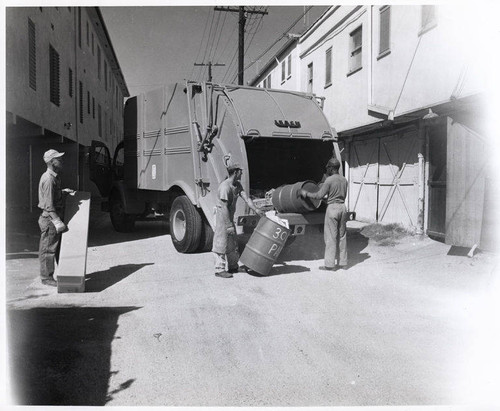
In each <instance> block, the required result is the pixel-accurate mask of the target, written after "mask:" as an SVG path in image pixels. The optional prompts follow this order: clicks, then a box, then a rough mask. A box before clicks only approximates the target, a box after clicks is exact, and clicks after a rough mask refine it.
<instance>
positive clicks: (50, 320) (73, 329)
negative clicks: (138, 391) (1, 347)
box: [7, 306, 140, 406]
mask: <svg viewBox="0 0 500 411" xmlns="http://www.w3.org/2000/svg"><path fill="white" fill-rule="evenodd" d="M139 308H140V307H102V308H81V307H71V306H70V307H57V308H32V309H27V310H7V339H8V344H9V362H10V374H11V387H12V390H13V393H12V397H13V399H14V401H15V402H16V404H17V405H87V406H102V405H105V404H106V403H107V402H109V401H110V400H111V399H112V396H113V394H114V393H116V392H118V391H121V390H123V389H126V388H128V387H130V385H132V383H133V382H134V379H130V378H127V379H126V380H125V379H124V381H123V382H121V383H120V385H119V387H118V388H117V389H115V390H113V391H109V386H108V385H109V378H110V376H111V375H112V374H118V375H119V371H116V370H115V371H112V370H111V369H110V364H111V362H110V360H111V345H112V342H113V340H114V339H116V338H120V337H119V336H115V332H116V330H117V328H118V319H119V317H120V315H122V314H126V313H128V312H130V311H134V310H137V309H139ZM115 379H117V380H118V381H120V379H119V378H117V377H115Z"/></svg>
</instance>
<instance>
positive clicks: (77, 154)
mask: <svg viewBox="0 0 500 411" xmlns="http://www.w3.org/2000/svg"><path fill="white" fill-rule="evenodd" d="M78 13H81V8H80V7H76V8H75V16H74V19H73V21H74V23H75V35H74V37H73V38H74V45H75V93H74V95H75V100H74V101H75V120H74V124H75V140H76V187H77V189H78V190H80V189H81V188H82V187H80V144H79V142H78V140H79V139H78V120H79V119H78V102H79V98H80V96H79V95H77V93H80V88H79V87H77V86H78V78H79V77H78V65H77V64H78V60H77V52H78V39H77V37H78ZM82 91H83V89H82ZM82 101H83V97H82ZM82 110H83V108H82Z"/></svg>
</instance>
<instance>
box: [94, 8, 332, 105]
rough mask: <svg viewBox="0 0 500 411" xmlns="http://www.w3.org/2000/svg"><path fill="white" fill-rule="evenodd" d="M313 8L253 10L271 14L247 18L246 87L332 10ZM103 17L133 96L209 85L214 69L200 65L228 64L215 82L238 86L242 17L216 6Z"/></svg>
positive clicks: (113, 12)
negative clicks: (191, 83)
mask: <svg viewBox="0 0 500 411" xmlns="http://www.w3.org/2000/svg"><path fill="white" fill-rule="evenodd" d="M232 7H233V8H234V7H236V6H232ZM309 7H310V6H272V7H267V6H248V8H249V9H250V10H257V11H267V12H268V14H267V15H262V14H248V16H247V23H246V26H245V28H246V30H245V40H246V41H245V67H246V66H249V67H248V68H247V70H246V71H245V74H244V81H245V83H246V82H247V81H249V80H251V79H252V78H254V77H255V76H256V74H257V72H258V70H260V69H262V68H263V66H264V65H265V64H266V63H267V62H268V61H269V60H270V59H272V58H273V56H274V54H275V53H276V52H277V51H279V50H280V48H281V47H283V45H284V44H286V42H287V40H288V38H287V37H284V38H283V34H286V33H293V34H300V33H302V32H303V31H304V30H305V29H306V28H307V27H309V26H310V25H311V24H313V23H314V22H315V21H316V20H317V18H318V17H319V16H321V15H322V14H323V12H324V11H325V10H326V9H327V7H326V6H313V7H312V8H310V9H309ZM304 11H307V13H306V14H305V16H304ZM101 13H102V15H103V18H104V21H105V24H106V27H107V30H108V33H109V36H110V38H111V42H112V44H113V48H114V50H115V53H116V56H117V58H118V61H119V64H120V67H121V69H122V72H123V75H124V77H125V81H126V83H127V87H128V89H129V92H130V95H131V96H133V95H137V94H139V93H141V92H144V91H147V90H151V89H154V88H157V87H158V86H160V85H162V84H170V83H173V82H177V81H183V80H184V79H191V80H196V81H198V80H207V79H208V67H207V66H195V65H194V64H195V63H199V64H207V63H208V62H212V63H216V64H224V66H212V77H213V81H214V82H221V83H237V69H238V55H237V50H238V13H232V12H223V11H215V10H214V6H188V7H181V6H153V7H152V6H144V7H139V6H134V7H130V6H127V7H101ZM294 23H296V24H294ZM273 44H274V46H273V47H272V48H271V49H270V50H269V52H267V53H266V54H265V55H263V56H262V57H260V56H261V55H262V52H264V51H265V50H266V49H268V48H269V47H270V46H272V45H273ZM259 57H260V58H259Z"/></svg>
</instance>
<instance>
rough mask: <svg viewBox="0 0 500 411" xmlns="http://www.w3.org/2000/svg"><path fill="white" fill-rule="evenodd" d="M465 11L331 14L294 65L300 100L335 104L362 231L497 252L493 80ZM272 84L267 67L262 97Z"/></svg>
mask: <svg viewBox="0 0 500 411" xmlns="http://www.w3.org/2000/svg"><path fill="white" fill-rule="evenodd" d="M459 11H460V10H457V8H456V7H455V8H453V7H451V6H445V5H443V6H435V5H425V6H424V5H423V6H416V5H415V6H395V5H390V6H379V5H376V6H375V5H365V6H355V5H352V6H332V7H330V8H329V9H328V10H327V11H325V13H324V14H323V15H322V16H321V17H320V18H319V19H318V20H317V21H316V22H315V23H314V24H313V25H312V26H311V27H310V28H309V29H308V30H307V31H306V32H304V33H303V34H302V35H301V36H300V38H299V40H298V41H297V42H296V43H295V44H294V45H293V47H294V50H288V54H289V55H291V56H292V62H291V64H292V67H297V66H298V68H299V69H298V72H297V76H296V79H295V84H296V85H297V84H298V87H297V88H296V90H299V91H305V92H311V93H314V94H315V95H317V96H323V97H324V98H325V100H324V108H323V109H324V111H325V114H326V116H327V118H328V119H329V120H330V122H331V125H332V126H333V127H334V128H335V129H336V131H337V133H338V136H339V143H340V144H341V146H342V147H343V151H342V157H343V158H342V160H343V162H344V163H345V166H346V167H345V170H346V177H347V178H348V180H349V196H348V200H347V202H348V208H349V209H350V211H354V212H356V218H357V219H359V220H364V221H370V222H375V221H376V222H381V223H398V224H401V225H404V226H406V227H408V228H412V229H414V230H415V231H417V232H426V233H427V234H429V235H431V236H435V237H437V238H442V239H444V240H445V241H446V242H447V243H449V244H454V245H459V246H466V247H472V246H474V245H478V244H480V243H482V244H484V245H485V248H489V245H486V244H487V243H488V244H489V243H490V242H491V240H488V239H487V238H486V237H488V238H489V236H490V235H489V234H487V232H488V231H489V228H488V227H487V226H485V224H486V222H487V221H490V220H491V218H492V217H491V216H492V214H491V213H492V210H493V208H492V207H491V204H492V202H493V203H496V202H497V200H492V194H491V190H488V189H486V187H491V186H492V185H493V184H492V179H493V178H494V177H493V174H492V173H490V172H489V166H488V161H487V159H488V155H487V154H488V152H489V151H490V150H491V140H490V139H489V138H488V136H487V135H486V134H487V131H486V127H485V124H486V123H487V120H488V119H487V118H485V117H484V113H485V112H486V111H487V110H486V109H485V104H486V102H485V90H487V85H488V76H487V75H486V73H484V72H483V69H484V67H485V56H484V55H481V54H480V53H479V52H478V51H477V47H476V48H474V45H475V44H481V43H477V42H478V41H479V42H480V40H481V39H480V38H479V36H478V35H477V33H475V32H474V31H473V30H471V27H472V26H471V24H467V23H470V22H468V21H467V19H466V17H467V16H463V15H460V13H459ZM293 56H297V57H298V58H297V60H296V61H293ZM269 75H271V77H272V78H275V77H276V76H278V75H279V67H277V66H272V65H271V66H269V65H268V66H265V68H264V70H263V71H262V72H260V73H259V74H258V76H257V77H256V78H255V79H254V80H252V81H251V85H258V86H261V87H266V86H267V84H266V83H265V79H266V78H267V77H268V76H269ZM297 82H298V83H297ZM285 84H286V83H285ZM285 84H281V83H279V82H273V83H272V85H271V86H272V87H273V88H280V87H283V86H284V85H285ZM493 197H495V198H498V196H493ZM485 204H488V207H486V206H485ZM494 208H496V207H494Z"/></svg>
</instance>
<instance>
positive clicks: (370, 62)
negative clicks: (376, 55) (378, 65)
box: [367, 5, 373, 107]
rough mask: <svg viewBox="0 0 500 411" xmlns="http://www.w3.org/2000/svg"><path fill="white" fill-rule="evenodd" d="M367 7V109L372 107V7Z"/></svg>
mask: <svg viewBox="0 0 500 411" xmlns="http://www.w3.org/2000/svg"><path fill="white" fill-rule="evenodd" d="M367 7H368V30H367V32H368V44H369V45H370V49H369V53H370V55H369V57H368V70H367V72H368V107H371V106H372V105H373V89H372V87H373V72H372V71H373V64H372V63H373V62H372V59H373V33H372V30H373V6H372V5H369V6H367Z"/></svg>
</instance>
